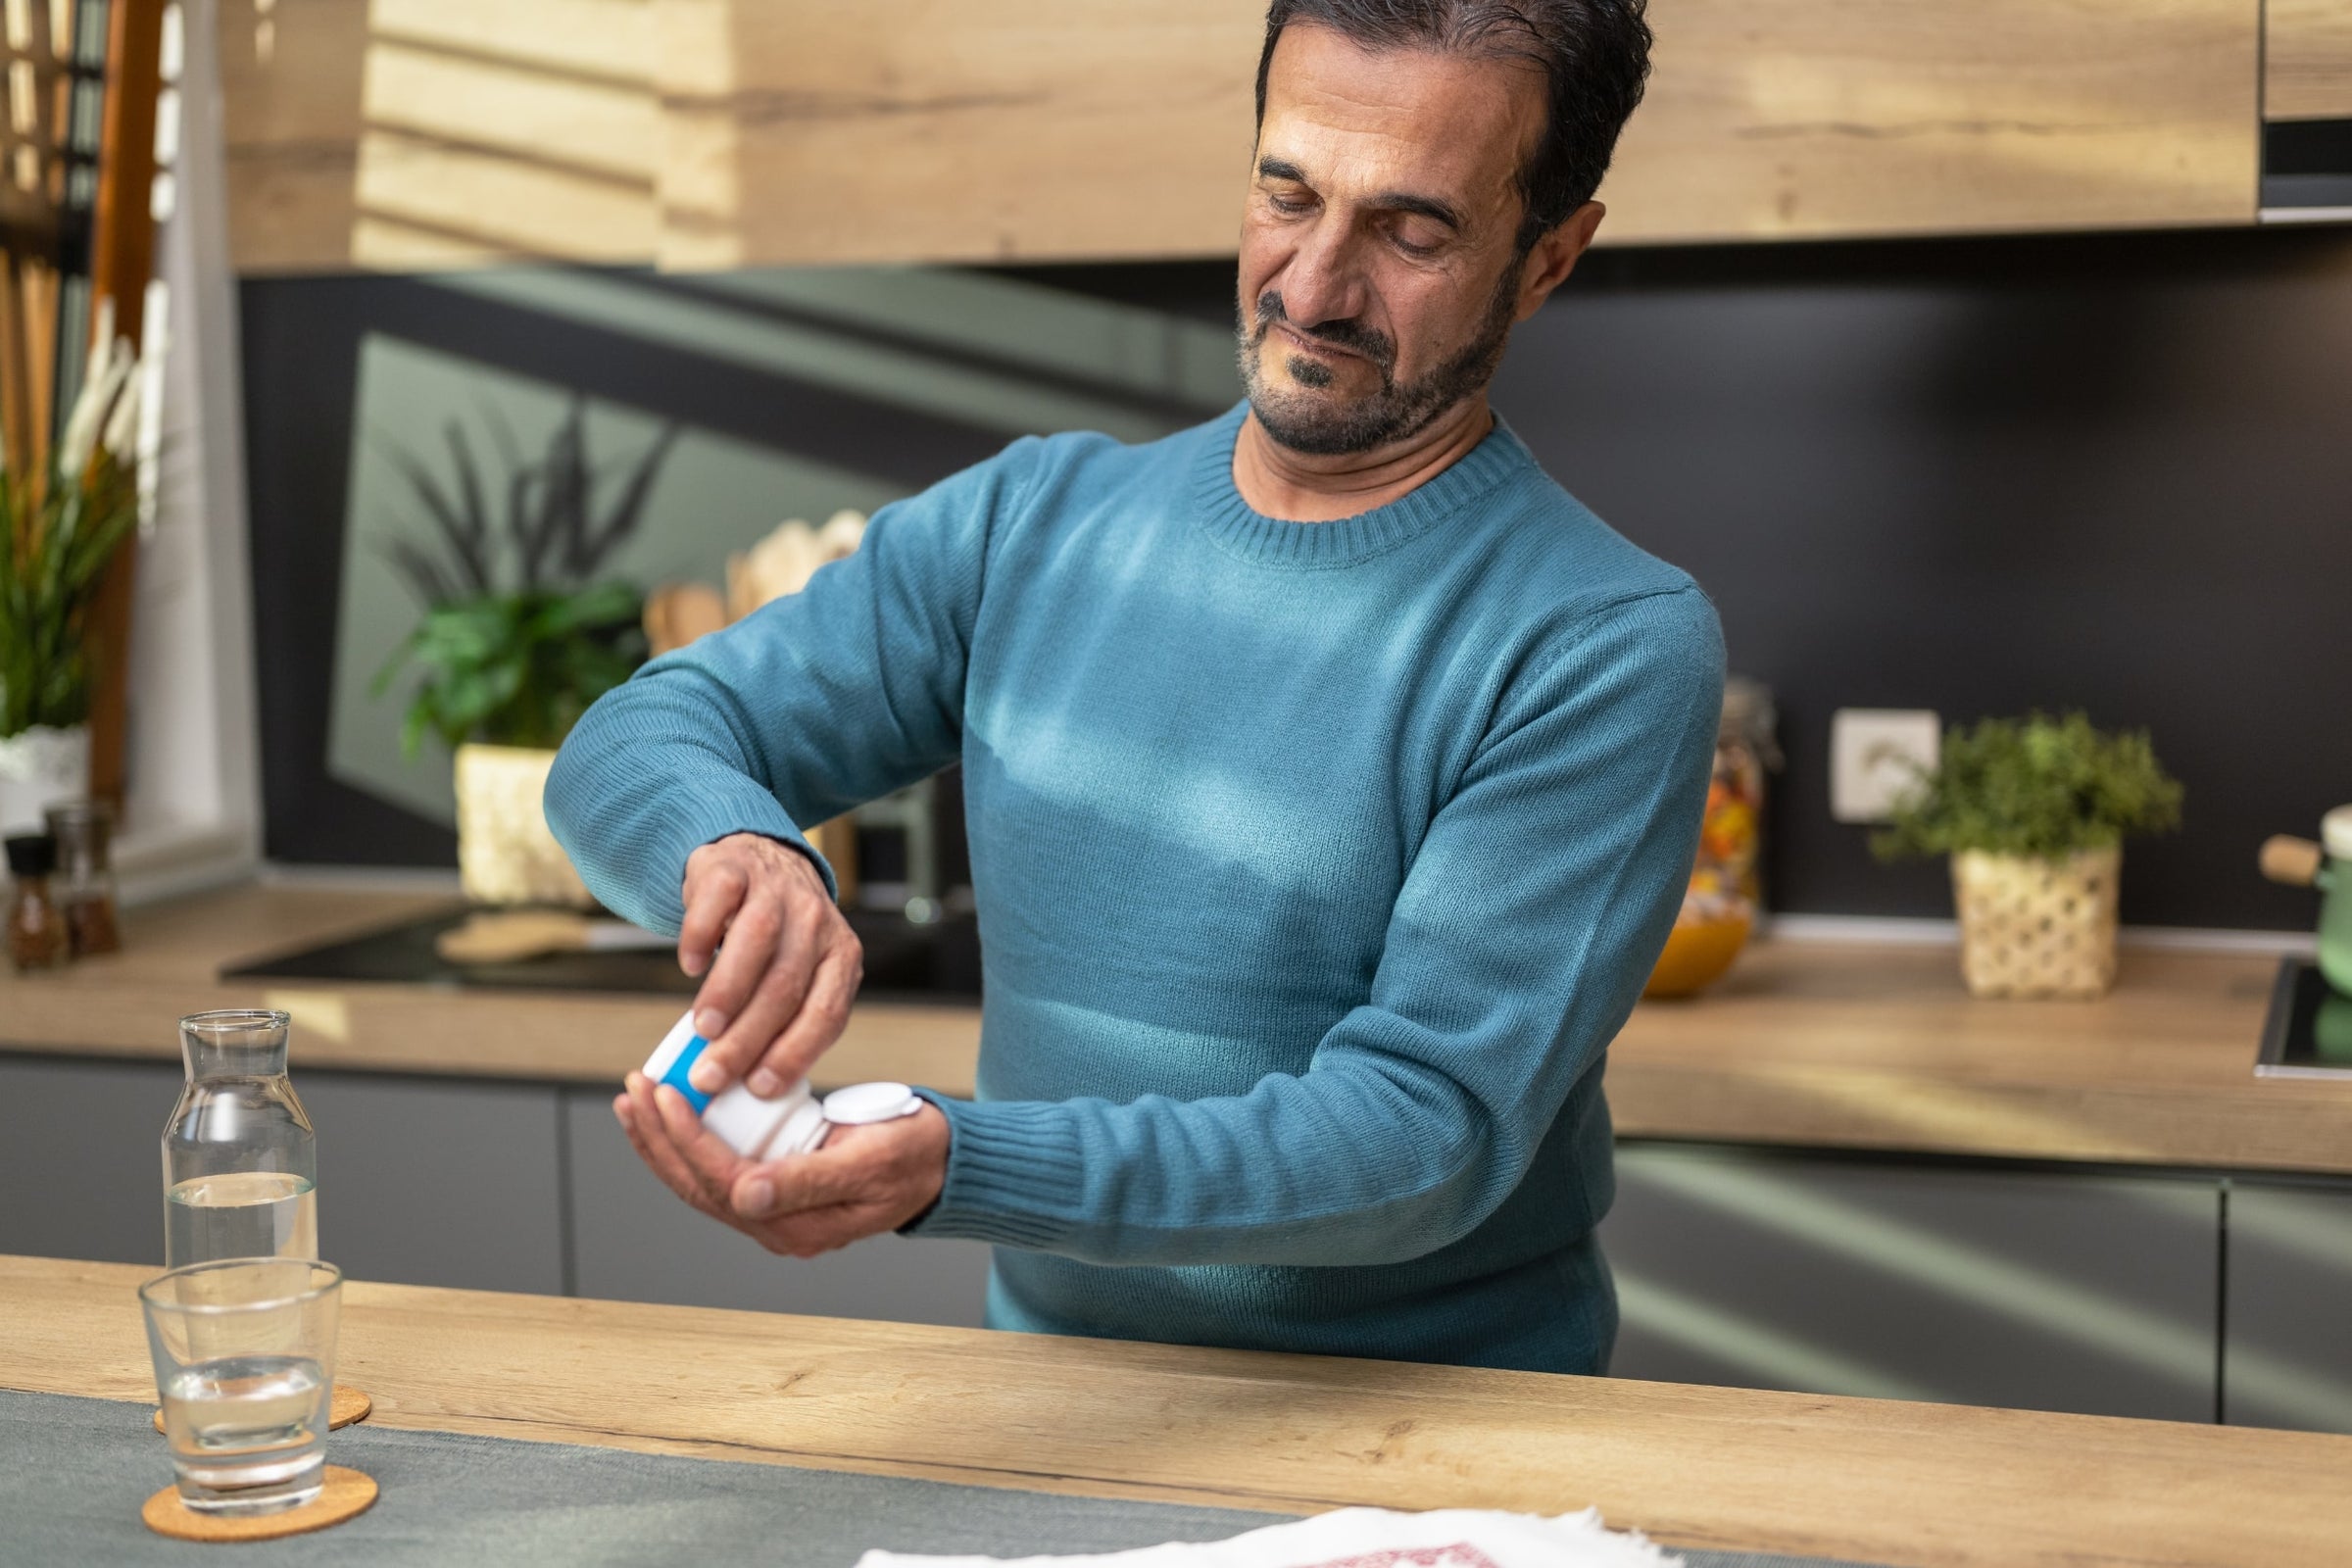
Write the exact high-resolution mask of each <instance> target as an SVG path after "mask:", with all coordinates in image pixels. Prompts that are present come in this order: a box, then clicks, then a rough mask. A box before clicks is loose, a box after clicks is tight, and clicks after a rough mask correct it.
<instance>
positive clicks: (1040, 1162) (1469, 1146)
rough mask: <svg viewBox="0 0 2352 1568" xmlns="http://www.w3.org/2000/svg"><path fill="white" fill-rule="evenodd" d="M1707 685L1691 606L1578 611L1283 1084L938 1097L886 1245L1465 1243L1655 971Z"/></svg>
mask: <svg viewBox="0 0 2352 1568" xmlns="http://www.w3.org/2000/svg"><path fill="white" fill-rule="evenodd" d="M1722 686H1723V644H1722V635H1721V632H1720V630H1719V628H1718V626H1717V623H1716V619H1715V613H1714V610H1713V607H1712V606H1710V605H1709V604H1708V603H1707V601H1706V599H1705V598H1704V597H1703V596H1702V595H1701V594H1699V593H1698V591H1697V590H1696V589H1694V588H1684V589H1680V590H1672V591H1664V592H1658V593H1652V594H1647V595H1643V596H1640V597H1636V598H1631V599H1628V600H1624V601H1620V602H1617V603H1615V604H1612V605H1608V606H1605V607H1602V608H1601V609H1598V610H1596V611H1594V612H1593V613H1591V614H1589V615H1588V616H1586V617H1585V618H1584V620H1583V621H1582V623H1581V624H1580V625H1578V626H1577V627H1576V628H1574V629H1573V630H1572V631H1570V632H1569V633H1567V634H1566V640H1565V642H1564V645H1563V644H1555V645H1554V647H1553V651H1552V652H1551V653H1550V654H1549V656H1548V662H1543V663H1540V664H1536V665H1534V666H1533V667H1531V669H1530V671H1529V672H1528V673H1527V674H1525V675H1524V676H1522V677H1521V678H1520V679H1518V680H1516V681H1515V682H1514V683H1513V684H1512V686H1511V687H1510V688H1509V689H1508V690H1507V692H1506V695H1505V697H1504V700H1503V702H1502V704H1501V706H1500V708H1499V710H1498V711H1497V713H1496V715H1495V719H1494V721H1493V722H1492V724H1491V726H1490V728H1489V730H1488V732H1487V735H1486V737H1485V739H1484V740H1483V741H1482V743H1481V744H1480V746H1479V748H1478V750H1477V752H1476V754H1475V756H1474V757H1473V759H1472V760H1471V761H1470V763H1469V765H1468V766H1467V767H1466V768H1465V770H1464V772H1463V775H1462V777H1461V778H1460V780H1459V782H1458V785H1457V787H1456V788H1455V789H1454V790H1453V791H1452V793H1451V794H1450V796H1449V797H1448V798H1447V800H1446V803H1445V805H1444V806H1443V807H1442V808H1441V809H1439V811H1438V812H1437V813H1436V815H1435V817H1434V819H1433V820H1432V821H1431V823H1430V825H1429V829H1428V832H1427V835H1426V837H1425V838H1424V840H1423V842H1422V844H1421V846H1420V848H1419V850H1418V852H1417V853H1416V854H1415V856H1414V858H1413V860H1412V863H1411V866H1410V868H1409V869H1408V871H1407V874H1406V877H1405V881H1404V884H1403V887H1402V890H1401V892H1400V894H1399V896H1398V898H1397V903H1396V906H1395V908H1394V910H1393V912H1392V915H1391V917H1390V921H1389V925H1388V930H1387V936H1386V942H1385V946H1384V948H1383V951H1382V956H1381V959H1380V962H1379V965H1378V967H1377V969H1376V971H1375V973H1374V977H1373V982H1372V987H1371V991H1370V994H1369V996H1368V997H1367V998H1366V1000H1365V1001H1364V1003H1363V1004H1362V1005H1360V1006H1357V1007H1355V1008H1354V1009H1352V1010H1351V1011H1349V1012H1348V1014H1347V1015H1346V1016H1344V1017H1343V1018H1341V1019H1340V1020H1339V1022H1338V1023H1337V1024H1335V1025H1334V1026H1333V1027H1332V1028H1331V1030H1330V1031H1329V1033H1328V1034H1326V1035H1325V1036H1324V1038H1323V1039H1322V1040H1321V1041H1320V1042H1319V1043H1318V1045H1317V1047H1316V1050H1315V1053H1314V1054H1313V1056H1312V1057H1311V1059H1310V1062H1309V1065H1308V1067H1307V1070H1306V1071H1305V1072H1303V1073H1301V1074H1296V1075H1293V1074H1273V1075H1269V1076H1268V1077H1266V1078H1264V1079H1262V1080H1260V1081H1259V1082H1258V1083H1257V1084H1256V1085H1255V1086H1254V1087H1253V1088H1252V1089H1250V1092H1249V1093H1248V1094H1245V1095H1239V1096H1230V1097H1223V1098H1216V1099H1204V1100H1197V1101H1189V1102H1180V1101H1175V1100H1171V1099H1167V1098H1164V1097H1160V1096H1146V1097H1144V1098H1141V1099H1138V1100H1135V1101H1133V1102H1131V1103H1125V1104H1113V1103H1108V1102H1106V1101H1103V1100H1097V1099H1087V1100H1073V1101H1066V1102H1054V1103H1049V1102H979V1103H966V1102H961V1101H953V1100H938V1101H937V1102H936V1103H939V1104H940V1105H941V1106H942V1108H943V1109H944V1110H945V1111H946V1112H947V1115H948V1118H949V1121H950V1123H951V1125H952V1128H953V1138H952V1143H951V1149H950V1154H949V1162H948V1173H947V1181H946V1185H945V1188H944V1189H943V1191H942V1193H941V1196H940V1201H939V1202H938V1203H937V1204H936V1205H935V1206H934V1207H933V1208H932V1209H931V1211H930V1212H929V1213H928V1214H927V1215H926V1216H925V1217H924V1218H923V1219H922V1220H921V1221H920V1222H919V1223H918V1224H917V1225H915V1226H913V1227H911V1228H910V1229H911V1230H912V1231H913V1232H914V1233H915V1234H920V1235H937V1236H961V1237H971V1238H976V1239H979V1240H983V1241H989V1242H995V1243H999V1244H1003V1245H1006V1246H1012V1247H1021V1248H1028V1249H1033V1250H1044V1251H1051V1252H1057V1253H1062V1254H1065V1255H1068V1256H1072V1257H1077V1258H1081V1259H1085V1260H1087V1261H1090V1262H1099V1263H1130V1264H1163V1265H1183V1264H1211V1263H1283V1264H1292V1265H1334V1264H1368V1263H1385V1262H1396V1261H1401V1260H1403V1259H1407V1258H1412V1257H1417V1256H1420V1255H1422V1254H1424V1253H1427V1252H1431V1251H1435V1250H1438V1249H1439V1248H1441V1247H1444V1246H1446V1245H1448V1244H1449V1243H1451V1242H1454V1241H1456V1240H1458V1239H1460V1238H1461V1237H1463V1236H1466V1235H1468V1234H1469V1233H1470V1231H1471V1230H1473V1229H1474V1228H1475V1227H1476V1226H1477V1225H1478V1224H1479V1223H1480V1222H1481V1221H1483V1220H1484V1219H1485V1218H1486V1217H1487V1216H1488V1215H1489V1214H1491V1213H1493V1212H1494V1210H1495V1208H1496V1207H1497V1206H1498V1205H1499V1204H1500V1203H1501V1202H1502V1201H1503V1200H1504V1199H1505V1198H1507V1197H1508V1196H1509V1195H1510V1193H1511V1192H1512V1190H1513V1189H1514V1188H1515V1187H1516V1186H1517V1185H1518V1184H1519V1181H1520V1179H1521V1177H1522V1176H1523V1175H1524V1174H1525V1172H1526V1171H1527V1169H1528V1166H1529V1164H1530V1162H1531V1161H1532V1160H1533V1159H1534V1157H1535V1153H1536V1151H1537V1148H1538V1146H1539V1144H1541V1142H1542V1141H1543V1139H1544V1135H1545V1134H1546V1133H1547V1132H1548V1131H1549V1130H1550V1128H1551V1125H1552V1123H1553V1121H1554V1120H1555V1118H1556V1117H1557V1116H1558V1115H1559V1113H1560V1110H1561V1108H1562V1106H1563V1105H1564V1104H1565V1103H1566V1101H1567V1099H1568V1096H1569V1094H1570V1092H1571V1091H1572V1090H1573V1089H1574V1088H1575V1086H1576V1085H1577V1083H1578V1081H1579V1080H1580V1079H1582V1078H1583V1077H1584V1076H1585V1075H1586V1074H1588V1073H1591V1072H1594V1071H1597V1070H1598V1068H1599V1066H1600V1063H1601V1060H1602V1056H1603V1054H1604V1052H1605V1051H1606V1049H1607V1046H1608V1043H1609V1041H1610V1040H1611V1039H1612V1038H1613V1037H1614V1036H1615V1035H1616V1033H1617V1031H1618V1029H1619V1028H1620V1027H1622V1026H1623V1024H1624V1022H1625V1020H1626V1017H1627V1015H1628V1013H1630V1012H1631V1011H1632V1008H1633V1005H1634V1001H1635V999H1636V997H1637V996H1638V995H1639V994H1640V992H1641V989H1642V984H1643V982H1644V981H1645V980H1646V979H1647V977H1648V974H1649V970H1650V967H1651V965H1652V964H1653V963H1654V962H1655V961H1656V959H1657V955H1658V952H1659V949H1660V947H1661V946H1662V945H1663V943H1664V941H1665V938H1666V932H1667V930H1668V928H1669V927H1670V926H1671V925H1672V924H1673V922H1674V917H1675V913H1676V910H1677V909H1678V908H1679V907H1680V903H1681V897H1682V892H1683V889H1684V888H1685V887H1686V885H1687V884H1688V881H1689V877H1690V872H1691V855H1692V853H1693V850H1694V848H1695V846H1696V843H1697V835H1698V829H1699V823H1700V816H1701V813H1702V809H1703V806H1704V802H1705V796H1706V789H1707V780H1708V776H1709V772H1710V768H1711V764H1712V757H1713V752H1714V741H1715V733H1716V727H1717V722H1718V718H1719V716H1720V712H1721V703H1722Z"/></svg>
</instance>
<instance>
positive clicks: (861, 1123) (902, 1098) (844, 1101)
mask: <svg viewBox="0 0 2352 1568" xmlns="http://www.w3.org/2000/svg"><path fill="white" fill-rule="evenodd" d="M922 1108H923V1102H922V1100H921V1098H920V1097H919V1096H917V1095H916V1094H915V1092H914V1091H913V1090H911V1089H909V1088H907V1086H906V1085H905V1084H852V1085H850V1086H849V1087H848V1088H847V1089H836V1090H834V1091H833V1092H832V1093H831V1094H829V1095H827V1096H826V1097H825V1120H827V1121H829V1122H831V1123H833V1124H834V1125H835V1126H837V1127H865V1126H870V1125H872V1124H873V1123H875V1122H878V1121H896V1120H898V1119H899V1118H900V1117H901V1116H911V1115H913V1114H914V1113H915V1112H916V1111H918V1110H920V1109H922Z"/></svg>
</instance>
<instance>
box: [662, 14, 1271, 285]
mask: <svg viewBox="0 0 2352 1568" xmlns="http://www.w3.org/2000/svg"><path fill="white" fill-rule="evenodd" d="M661 5H662V12H663V25H664V29H665V31H664V36H663V49H664V52H663V57H662V108H663V112H664V116H665V121H666V130H667V134H668V142H667V153H666V155H665V159H664V162H663V165H662V242H661V260H662V266H664V267H677V268H711V267H736V266H743V265H747V264H753V263H767V262H795V263H797V262H873V261H905V260H923V261H1015V260H1041V259H1046V258H1052V257H1095V258H1109V257H1122V256H1129V257H1150V256H1188V255H1189V256H1208V255H1218V254H1223V253H1227V252H1230V251H1232V250H1233V249H1234V245H1235V235H1236V233H1237V232H1238V231H1239V229H1240V226H1241V205H1240V204H1241V197H1242V192H1243V189H1244V187H1245V184H1246V182H1247V180H1248V177H1249V176H1248V170H1249V159H1250V127H1251V102H1252V87H1253V83H1254V78H1255V72H1256V67H1257V52H1258V45H1259V43H1260V41H1261V40H1262V38H1263V36H1264V29H1265V5H1264V0H1122V3H1121V4H1119V5H1116V6H1105V5H1102V4H1100V3H1098V0H1017V3H1014V0H895V3H892V4H888V5H882V6H875V5H871V4H862V3H855V0H852V3H844V0H796V3H791V4H776V3H774V0H661Z"/></svg>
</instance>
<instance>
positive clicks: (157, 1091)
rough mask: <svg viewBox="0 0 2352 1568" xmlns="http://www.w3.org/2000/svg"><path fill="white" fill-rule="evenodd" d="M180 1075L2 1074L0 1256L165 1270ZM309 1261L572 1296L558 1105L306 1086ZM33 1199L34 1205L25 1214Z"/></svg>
mask: <svg viewBox="0 0 2352 1568" xmlns="http://www.w3.org/2000/svg"><path fill="white" fill-rule="evenodd" d="M179 1089H180V1072H179V1069H178V1068H177V1067H174V1066H169V1065H165V1064H161V1063H156V1062H116V1061H68V1060H59V1059H55V1058H49V1057H40V1056H13V1055H12V1056H0V1191H5V1192H6V1193H7V1194H8V1195H9V1199H10V1201H8V1202H6V1203H4V1204H0V1252H26V1253H31V1254H34V1255H36V1256H47V1257H84V1258H95V1259H98V1260H100V1261H104V1262H113V1263H146V1264H152V1265H154V1266H156V1267H159V1268H160V1267H161V1266H162V1265H163V1256H164V1198H163V1190H164V1189H163V1180H164V1178H163V1154H162V1150H161V1145H162V1141H163V1133H164V1123H165V1122H166V1121H167V1120H169V1119H170V1118H171V1115H172V1104H173V1103H175V1102H176V1101H177V1100H178V1098H179ZM295 1091H296V1093H297V1094H299V1095H300V1096H301V1097H302V1103H303V1108H304V1109H305V1110H307V1111H309V1112H310V1116H311V1124H312V1126H313V1127H315V1128H316V1129H317V1130H318V1133H319V1250H320V1251H321V1252H323V1253H324V1254H325V1256H326V1258H327V1260H328V1261H329V1262H332V1263H336V1264H339V1265H341V1266H342V1267H343V1268H344V1269H346V1270H348V1271H349V1272H350V1274H351V1275H352V1277H353V1278H355V1279H366V1280H388V1281H393V1282H396V1283H399V1284H404V1285H456V1286H465V1287H467V1288H470V1289H475V1290H491V1291H540V1292H549V1293H553V1292H558V1291H561V1290H563V1288H564V1268H563V1238H564V1227H563V1204H562V1195H561V1189H560V1185H559V1177H560V1173H561V1166H560V1164H559V1161H558V1158H557V1113H558V1100H557V1091H556V1090H555V1089H554V1088H552V1087H541V1086H536V1085H518V1084H499V1083H474V1082H464V1081H457V1080H448V1079H417V1078H392V1077H377V1076H374V1075H362V1074H354V1073H332V1072H304V1073H298V1074H297V1075H296V1078H295ZM35 1195H37V1197H36V1196H35Z"/></svg>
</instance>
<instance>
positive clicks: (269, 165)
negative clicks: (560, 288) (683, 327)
mask: <svg viewBox="0 0 2352 1568" xmlns="http://www.w3.org/2000/svg"><path fill="white" fill-rule="evenodd" d="M218 16H219V23H218V25H219V29H220V31H219V42H220V56H221V108H222V129H223V134H224V137H225V151H226V167H227V176H228V198H229V245H230V250H231V253H232V257H233V260H234V263H235V265H236V268H237V270H239V271H240V272H248V273H257V272H310V271H344V270H353V269H366V270H428V269H432V268H442V267H461V266H478V265H482V264H484V263H493V262H513V261H531V260H554V261H570V262H639V263H643V262H647V261H650V260H651V259H652V257H653V254H654V232H655V198H654V184H655V176H656V173H657V171H658V168H659V164H660V158H661V142H662V137H661V128H660V123H659V112H658V110H657V108H656V104H655V99H654V83H653V77H654V57H655V53H656V51H655V46H654V31H653V27H654V0H499V3H498V4H495V5H481V4H478V3H475V0H273V3H271V4H270V5H268V6H260V5H257V4H255V3H254V0H222V3H221V6H220V8H219V12H218Z"/></svg>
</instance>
